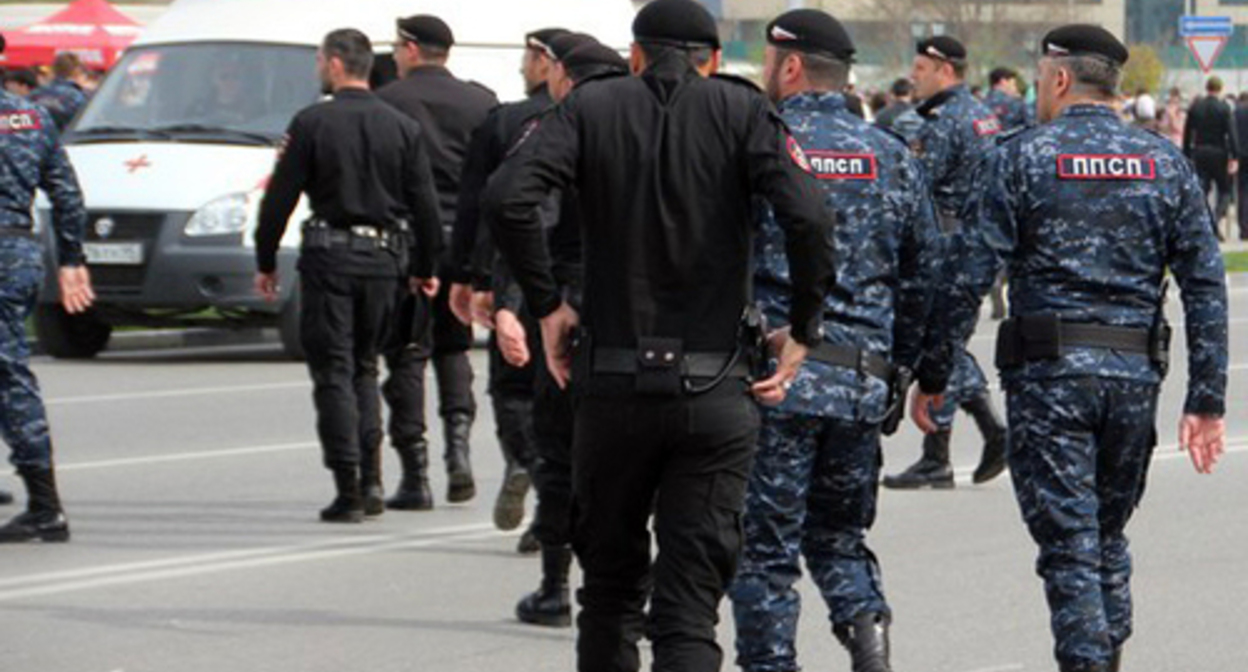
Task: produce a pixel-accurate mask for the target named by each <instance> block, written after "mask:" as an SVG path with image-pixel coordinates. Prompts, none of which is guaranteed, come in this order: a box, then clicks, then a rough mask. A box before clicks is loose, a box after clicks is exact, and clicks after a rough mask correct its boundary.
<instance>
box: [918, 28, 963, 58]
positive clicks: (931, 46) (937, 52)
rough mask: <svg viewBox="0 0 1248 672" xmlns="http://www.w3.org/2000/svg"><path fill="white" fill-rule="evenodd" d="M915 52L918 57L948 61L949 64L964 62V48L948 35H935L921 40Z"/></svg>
mask: <svg viewBox="0 0 1248 672" xmlns="http://www.w3.org/2000/svg"><path fill="white" fill-rule="evenodd" d="M915 51H916V53H918V55H920V56H927V57H928V58H935V59H937V60H941V61H949V62H950V63H964V62H966V47H964V46H962V43H961V42H959V41H957V40H956V39H954V38H952V37H949V36H948V35H937V36H935V37H929V38H927V39H926V40H922V41H920V42H919V44H918V48H917V49H916V50H915Z"/></svg>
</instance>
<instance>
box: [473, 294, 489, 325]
mask: <svg viewBox="0 0 1248 672" xmlns="http://www.w3.org/2000/svg"><path fill="white" fill-rule="evenodd" d="M472 321H473V322H476V323H477V324H479V325H481V326H483V327H485V328H486V329H493V328H494V292H473V293H472Z"/></svg>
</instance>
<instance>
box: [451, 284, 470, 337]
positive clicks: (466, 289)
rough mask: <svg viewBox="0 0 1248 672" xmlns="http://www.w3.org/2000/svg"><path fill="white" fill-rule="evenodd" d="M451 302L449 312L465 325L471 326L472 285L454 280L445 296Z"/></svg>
mask: <svg viewBox="0 0 1248 672" xmlns="http://www.w3.org/2000/svg"><path fill="white" fill-rule="evenodd" d="M447 298H448V299H449V301H450V304H451V314H452V315H454V316H455V319H457V320H459V321H460V322H462V323H463V325H464V326H465V327H470V326H472V285H465V284H464V283H462V282H456V283H453V284H452V285H451V291H450V294H449V295H448V297H447Z"/></svg>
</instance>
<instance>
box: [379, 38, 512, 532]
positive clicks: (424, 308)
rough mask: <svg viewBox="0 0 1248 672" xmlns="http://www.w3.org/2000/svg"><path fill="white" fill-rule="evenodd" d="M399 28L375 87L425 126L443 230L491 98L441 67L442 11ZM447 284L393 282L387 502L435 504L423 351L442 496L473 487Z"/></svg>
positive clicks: (463, 367) (467, 334) (460, 353)
mask: <svg viewBox="0 0 1248 672" xmlns="http://www.w3.org/2000/svg"><path fill="white" fill-rule="evenodd" d="M397 28H398V39H397V40H396V41H395V51H394V59H395V63H396V64H397V66H398V70H399V76H400V77H401V79H399V80H398V81H395V82H393V83H391V84H389V85H387V86H385V87H384V88H382V89H379V90H378V91H377V97H378V98H381V99H382V100H384V101H386V102H387V103H390V104H391V105H393V106H394V107H395V108H397V109H398V110H399V111H401V112H403V113H404V114H406V115H407V116H409V117H411V118H413V119H415V120H416V121H417V122H418V123H419V124H420V127H421V129H422V130H423V131H424V133H425V139H426V147H427V148H428V150H429V159H430V164H431V168H432V170H433V181H434V186H435V188H436V189H437V192H438V204H439V212H440V214H441V218H440V221H441V223H442V231H443V235H444V236H445V237H447V238H449V236H450V231H451V228H452V226H453V225H454V223H455V212H456V206H457V201H458V198H459V179H460V175H461V173H462V171H463V164H464V155H465V154H466V153H467V152H468V141H469V138H470V137H471V136H472V132H473V130H474V129H476V127H477V126H479V125H480V124H481V122H482V121H484V120H485V117H486V115H487V114H489V112H490V110H491V109H493V108H494V107H495V106H497V105H498V99H497V98H495V97H494V94H493V92H491V91H490V90H489V89H487V88H485V87H483V86H481V85H480V84H476V83H474V82H465V81H462V80H459V79H456V78H455V77H454V76H453V75H452V74H451V72H450V71H449V70H447V69H446V59H447V58H448V56H449V55H450V50H451V47H452V46H453V45H454V44H455V36H454V34H453V33H452V32H451V29H450V27H449V26H447V25H446V23H445V22H443V21H442V20H441V19H439V18H438V17H436V16H429V15H417V16H412V17H408V18H405V19H399V20H398V26H397ZM448 262H449V259H446V258H443V259H441V260H440V266H441V267H443V268H445V266H446V265H447V263H448ZM449 288H450V284H449V283H445V284H443V285H442V287H441V288H440V290H439V292H438V295H437V297H435V299H434V300H433V304H432V307H431V306H430V305H429V302H428V301H425V300H424V299H423V298H422V297H421V295H419V294H413V293H411V292H408V291H406V288H405V287H403V288H401V291H400V298H399V308H398V319H397V321H396V323H395V325H394V326H395V333H394V336H395V339H394V341H393V343H392V348H391V349H390V351H389V352H387V353H386V368H387V369H388V370H389V372H390V374H389V377H388V378H387V379H386V383H385V385H384V386H383V387H382V391H383V392H384V394H385V399H386V402H387V404H388V405H389V406H390V441H391V443H392V444H393V445H394V449H395V451H396V452H397V453H398V455H399V460H400V462H401V463H402V465H403V480H402V482H401V483H400V485H399V490H398V492H397V493H395V495H394V497H392V498H390V499H389V500H388V501H387V502H386V506H387V507H389V508H391V509H415V510H424V509H430V508H432V507H433V495H432V494H431V493H430V491H429V477H428V466H429V444H428V443H427V442H426V441H425V385H424V382H425V366H426V364H427V363H428V361H429V359H430V356H432V358H433V368H434V371H435V372H436V374H437V378H438V415H440V416H441V417H442V422H443V424H444V426H445V430H446V431H445V437H446V445H445V460H446V471H447V482H448V487H447V495H446V498H447V501H450V502H463V501H467V500H469V499H471V498H472V497H473V495H474V494H475V492H476V486H475V483H474V481H473V477H472V466H471V463H470V461H469V443H468V439H469V434H470V432H471V429H472V422H473V419H474V418H475V417H476V413H477V405H476V401H475V400H474V399H473V396H472V366H471V365H470V364H469V363H468V349H469V348H470V347H472V328H471V327H470V326H468V325H465V324H462V323H461V322H459V320H457V319H455V316H454V315H452V314H451V311H450V307H449V304H448V302H447V293H448V290H449ZM430 311H432V315H431V314H430ZM430 317H432V320H430ZM380 462H381V460H380V455H379V454H372V455H365V456H364V462H363V463H362V467H363V474H362V475H363V478H364V483H365V488H366V489H372V488H376V489H378V490H379V489H380V488H381V471H380Z"/></svg>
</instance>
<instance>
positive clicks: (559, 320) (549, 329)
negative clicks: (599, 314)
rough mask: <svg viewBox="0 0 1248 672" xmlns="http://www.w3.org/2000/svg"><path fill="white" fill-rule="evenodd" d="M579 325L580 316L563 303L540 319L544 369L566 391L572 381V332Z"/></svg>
mask: <svg viewBox="0 0 1248 672" xmlns="http://www.w3.org/2000/svg"><path fill="white" fill-rule="evenodd" d="M580 323H581V316H580V315H578V314H577V313H576V311H575V310H573V309H572V306H570V305H568V303H567V302H566V301H565V302H563V303H561V304H559V307H558V308H556V309H555V312H553V313H551V314H549V315H547V316H546V317H543V318H542V348H543V349H544V350H545V351H546V368H547V369H550V375H551V377H553V378H554V379H555V384H557V385H558V386H559V389H561V390H566V389H567V388H568V381H570V380H571V379H572V332H573V331H575V330H576V327H577V326H578V325H580Z"/></svg>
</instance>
